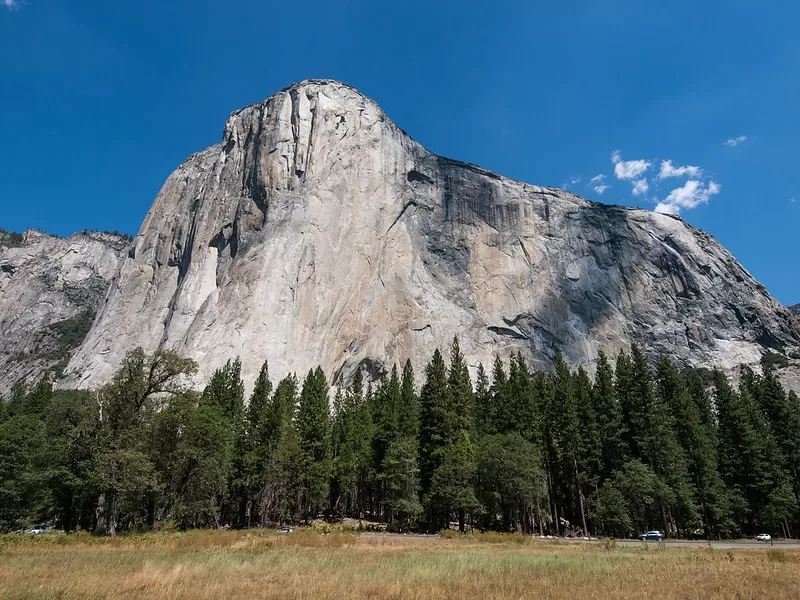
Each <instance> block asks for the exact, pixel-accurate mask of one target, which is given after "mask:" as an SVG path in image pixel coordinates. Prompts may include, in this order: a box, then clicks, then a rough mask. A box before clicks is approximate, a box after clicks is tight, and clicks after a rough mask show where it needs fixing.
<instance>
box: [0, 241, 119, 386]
mask: <svg viewBox="0 0 800 600" xmlns="http://www.w3.org/2000/svg"><path fill="white" fill-rule="evenodd" d="M126 245H127V243H126V242H125V240H123V239H122V238H121V237H119V236H115V235H109V234H103V233H85V234H76V235H73V236H71V237H69V238H67V239H60V238H58V237H55V236H50V235H47V234H44V233H41V232H38V231H32V230H31V231H27V232H26V233H25V234H24V236H19V235H9V234H6V233H5V232H3V233H2V235H0V397H3V396H5V395H7V394H8V392H9V391H10V389H11V387H12V386H13V385H14V384H15V383H29V384H30V383H33V382H34V381H37V380H38V379H39V378H40V377H41V376H42V375H44V374H45V373H48V372H50V373H53V374H54V375H56V376H57V375H58V374H60V373H61V372H62V371H63V369H64V367H66V364H67V361H68V359H69V357H70V356H71V354H72V353H73V352H74V350H75V348H77V346H78V345H80V343H81V341H82V340H83V338H84V337H85V336H86V333H87V332H88V331H89V327H90V326H91V324H92V320H93V319H94V316H95V313H96V312H97V309H98V307H99V306H100V304H101V303H102V301H103V298H105V295H106V292H107V290H108V287H109V284H110V282H111V279H112V277H113V276H114V275H116V273H117V271H118V269H119V266H120V263H121V259H122V253H123V249H124V248H125V246H126Z"/></svg>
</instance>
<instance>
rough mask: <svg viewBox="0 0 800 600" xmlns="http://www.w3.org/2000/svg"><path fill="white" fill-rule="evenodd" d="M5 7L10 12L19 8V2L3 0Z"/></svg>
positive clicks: (16, 0)
mask: <svg viewBox="0 0 800 600" xmlns="http://www.w3.org/2000/svg"><path fill="white" fill-rule="evenodd" d="M3 6H5V7H6V8H8V9H10V10H14V9H15V8H19V2H18V0H3Z"/></svg>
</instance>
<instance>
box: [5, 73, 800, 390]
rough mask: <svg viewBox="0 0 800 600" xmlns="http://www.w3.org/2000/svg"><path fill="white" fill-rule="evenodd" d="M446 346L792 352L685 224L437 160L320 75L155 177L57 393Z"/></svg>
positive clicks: (338, 369) (736, 274) (341, 371)
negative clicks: (153, 365) (159, 363)
mask: <svg viewBox="0 0 800 600" xmlns="http://www.w3.org/2000/svg"><path fill="white" fill-rule="evenodd" d="M107 256H108V258H107V259H106V260H107V263H106V265H105V267H106V271H104V275H103V277H104V281H106V280H107V279H108V275H109V273H110V271H111V270H112V267H115V266H116V262H115V261H116V256H117V255H116V254H115V253H114V251H112V250H111V249H109V250H108V253H107ZM99 287H100V285H99V281H98V289H99ZM98 293H99V292H98ZM3 294H4V296H5V295H6V294H7V292H5V290H4V292H3ZM64 316H66V313H65V315H64ZM454 335H459V336H460V338H461V342H462V347H463V349H464V352H465V354H466V355H467V357H468V359H469V362H470V364H471V365H473V366H474V365H477V363H478V362H479V361H481V362H483V363H484V364H488V363H490V361H491V360H492V358H493V356H494V355H495V354H500V355H501V356H507V355H508V354H510V353H511V352H516V351H521V352H522V353H523V354H524V355H525V356H526V357H527V358H528V359H529V360H530V361H531V362H532V363H533V364H534V365H535V366H538V367H546V366H548V365H549V364H550V363H551V360H552V358H553V356H554V353H555V351H556V348H561V350H562V351H563V353H564V355H565V357H566V358H567V360H568V361H569V362H571V363H572V364H575V365H587V366H589V367H591V366H592V365H593V363H594V361H595V360H596V358H597V353H598V351H599V350H600V349H605V350H606V352H607V353H609V354H611V355H614V354H616V353H617V352H618V351H619V350H621V349H623V348H627V347H629V345H630V344H631V343H632V342H636V343H638V344H640V345H641V346H643V347H644V348H646V350H647V352H648V353H650V354H651V355H655V354H657V353H659V352H668V353H670V354H671V355H673V356H674V357H676V358H678V359H679V360H680V361H681V362H683V363H684V364H691V365H709V366H710V365H716V366H720V367H722V368H724V369H730V368H733V367H734V366H735V365H737V364H739V363H741V362H744V363H751V364H753V363H757V362H758V361H759V359H760V357H761V355H762V354H763V353H764V352H766V351H778V352H789V351H793V349H794V348H796V347H797V346H798V345H800V332H799V331H798V326H797V325H796V323H795V322H794V321H793V320H792V318H791V316H790V313H789V311H788V310H787V309H786V308H784V307H783V306H781V305H780V304H779V303H778V302H777V301H775V300H774V299H773V298H772V297H771V296H770V295H769V293H768V292H767V291H766V290H765V289H764V287H763V286H762V285H761V284H759V283H758V282H757V281H755V280H754V279H753V277H752V276H751V275H750V274H749V273H748V272H747V271H746V270H745V269H744V268H743V267H742V266H741V265H740V264H739V263H738V262H737V261H736V260H735V259H734V258H733V257H732V256H731V255H730V253H728V252H727V251H726V250H725V249H724V248H723V247H722V246H721V245H720V244H719V243H718V242H717V241H716V240H714V239H713V238H712V237H711V236H709V235H708V234H706V233H704V232H702V231H700V230H697V229H694V228H692V227H691V226H689V225H687V224H686V223H684V222H683V221H681V220H680V219H679V218H676V217H673V216H668V215H663V214H656V213H654V212H649V211H645V210H638V209H632V208H624V207H619V206H609V205H604V204H599V203H595V202H591V201H588V200H585V199H583V198H580V197H578V196H575V195H573V194H571V193H569V192H566V191H563V190H559V189H555V188H548V187H538V186H534V185H528V184H525V183H521V182H518V181H513V180H510V179H506V178H504V177H501V176H499V175H497V174H495V173H492V172H489V171H486V170H483V169H481V168H479V167H477V166H474V165H470V164H465V163H461V162H457V161H453V160H449V159H446V158H442V157H440V156H436V155H434V154H432V153H431V152H429V151H427V150H426V149H425V148H423V147H422V146H421V145H420V144H418V143H416V142H415V141H414V140H413V139H412V138H410V137H409V136H408V135H407V134H406V133H405V132H403V131H402V130H401V129H399V128H398V127H397V126H396V125H395V124H394V123H392V121H391V120H389V119H388V118H387V116H386V115H385V114H384V113H383V111H382V110H381V109H380V108H379V107H378V106H377V105H376V104H375V103H374V102H372V101H371V100H369V99H368V98H366V97H364V96H363V95H361V94H360V93H358V92H357V91H356V90H354V89H352V88H351V87H349V86H347V85H344V84H342V83H338V82H335V81H328V80H311V81H305V82H302V83H299V84H295V85H293V86H291V87H289V88H287V89H284V90H282V91H280V92H278V93H277V94H275V95H274V96H272V97H271V98H269V99H268V100H267V101H265V102H263V103H259V104H255V105H252V106H249V107H247V108H244V109H242V110H239V111H237V112H235V113H233V114H232V115H231V116H230V118H229V119H228V122H227V124H226V125H225V129H224V133H223V136H222V141H221V143H220V144H218V145H215V146H212V147H211V148H208V149H207V150H205V151H203V152H200V153H198V154H195V155H192V156H191V157H189V158H188V159H187V160H186V161H185V162H184V163H183V164H182V165H181V166H180V167H179V168H178V169H177V170H176V171H175V172H174V173H173V174H172V175H171V176H170V177H169V178H168V179H167V181H166V183H165V184H164V187H163V188H162V190H161V192H160V193H159V194H158V196H157V198H156V200H155V203H154V204H153V206H152V208H151V209H150V212H149V213H148V214H147V217H146V218H145V220H144V223H143V225H142V227H141V229H140V231H139V233H138V235H137V236H136V238H135V240H134V242H133V244H132V246H131V247H130V250H129V252H128V253H127V255H125V256H124V258H123V260H122V264H121V266H120V268H119V273H118V276H117V277H116V279H115V281H114V282H113V284H112V286H111V288H110V290H109V292H108V297H107V301H106V302H105V303H104V304H103V305H102V306H101V307H100V309H99V314H98V316H97V318H96V320H95V321H94V325H93V327H92V329H91V331H90V332H89V334H88V336H87V337H86V340H85V341H84V343H83V344H82V346H81V347H80V349H79V350H78V352H77V353H76V354H75V355H74V356H73V357H72V359H71V360H70V362H69V365H68V367H67V371H66V374H67V379H66V380H65V384H66V385H75V386H81V387H92V386H97V385H100V384H102V383H104V382H105V381H107V380H108V378H109V377H110V375H111V373H112V372H113V371H114V369H115V368H116V367H117V365H118V364H119V361H120V359H121V358H122V357H123V356H124V354H125V353H126V352H127V351H129V350H131V349H133V348H135V347H137V346H141V347H143V348H145V349H146V350H155V349H157V348H168V349H172V350H175V351H177V352H179V353H181V354H184V355H187V356H190V357H193V358H195V359H196V360H197V361H198V362H199V364H200V373H199V378H200V379H206V378H208V377H209V376H210V374H211V373H212V372H213V370H214V369H216V368H217V367H219V366H220V365H222V364H223V363H224V362H225V361H226V360H227V359H228V358H231V357H235V356H237V355H238V356H241V359H242V363H243V375H244V377H245V380H246V381H248V383H249V382H252V380H253V379H254V378H255V376H256V374H257V371H258V368H259V367H260V365H261V363H262V362H263V361H264V359H269V361H270V367H271V371H272V372H273V373H274V374H276V375H279V376H282V375H283V374H285V373H286V372H288V371H290V370H291V371H297V372H300V373H302V372H304V371H305V370H306V369H308V368H309V367H312V366H314V365H317V364H321V365H322V366H323V367H324V369H325V371H326V373H328V374H329V375H330V376H331V377H332V378H336V377H338V376H340V375H341V376H344V377H347V376H349V375H350V374H351V373H352V372H353V370H354V369H355V368H357V367H358V366H359V365H366V366H367V367H368V369H369V370H370V371H371V372H372V373H373V374H377V373H378V372H380V371H381V370H382V369H384V368H386V367H387V366H388V364H389V363H391V362H394V361H402V360H405V359H406V358H411V360H412V362H413V364H414V367H415V368H416V369H417V371H418V373H420V374H421V373H422V369H423V367H424V363H425V361H426V360H427V359H428V358H429V357H430V355H431V353H432V351H433V349H434V348H435V347H437V346H438V347H440V348H445V347H447V345H448V344H449V342H450V340H451V339H452V337H453V336H454Z"/></svg>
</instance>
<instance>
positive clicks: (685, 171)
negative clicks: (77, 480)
mask: <svg viewBox="0 0 800 600" xmlns="http://www.w3.org/2000/svg"><path fill="white" fill-rule="evenodd" d="M684 175H688V176H689V177H695V178H697V177H701V176H702V175H703V169H701V168H700V167H693V166H691V165H687V166H685V167H673V166H672V161H671V160H662V161H661V170H660V171H659V172H658V178H659V179H667V178H668V177H683V176H684Z"/></svg>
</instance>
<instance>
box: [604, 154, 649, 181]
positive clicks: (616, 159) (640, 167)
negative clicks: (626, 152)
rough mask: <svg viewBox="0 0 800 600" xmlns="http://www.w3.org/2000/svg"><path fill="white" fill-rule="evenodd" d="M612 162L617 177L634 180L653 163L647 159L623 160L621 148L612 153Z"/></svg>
mask: <svg viewBox="0 0 800 600" xmlns="http://www.w3.org/2000/svg"><path fill="white" fill-rule="evenodd" d="M611 162H612V163H614V175H615V176H616V177H617V179H622V180H627V181H630V180H633V179H636V178H637V177H639V175H641V174H642V173H644V172H645V171H647V169H649V168H650V166H651V163H650V162H649V161H646V160H622V154H621V153H620V151H619V150H614V152H612V153H611Z"/></svg>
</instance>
